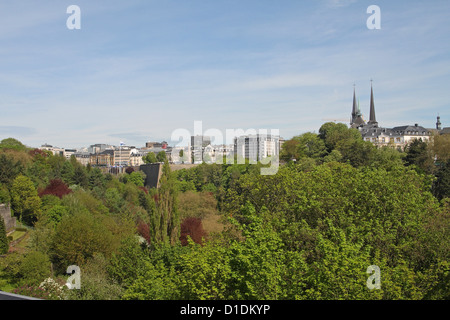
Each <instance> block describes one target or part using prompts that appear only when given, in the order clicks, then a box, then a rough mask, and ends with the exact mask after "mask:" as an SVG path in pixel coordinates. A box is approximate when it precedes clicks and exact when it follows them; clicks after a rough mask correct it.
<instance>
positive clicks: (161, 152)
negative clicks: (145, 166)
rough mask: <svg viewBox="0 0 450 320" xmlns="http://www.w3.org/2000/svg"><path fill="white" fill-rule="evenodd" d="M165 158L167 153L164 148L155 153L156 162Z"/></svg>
mask: <svg viewBox="0 0 450 320" xmlns="http://www.w3.org/2000/svg"><path fill="white" fill-rule="evenodd" d="M166 159H167V155H166V152H165V151H164V150H162V151H160V152H158V154H157V155H156V161H157V162H165V161H166Z"/></svg>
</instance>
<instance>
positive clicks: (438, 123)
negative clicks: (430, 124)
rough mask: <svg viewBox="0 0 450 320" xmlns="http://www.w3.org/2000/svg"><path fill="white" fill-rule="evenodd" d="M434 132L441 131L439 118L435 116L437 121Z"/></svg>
mask: <svg viewBox="0 0 450 320" xmlns="http://www.w3.org/2000/svg"><path fill="white" fill-rule="evenodd" d="M436 130H441V117H440V116H439V114H438V116H437V121H436Z"/></svg>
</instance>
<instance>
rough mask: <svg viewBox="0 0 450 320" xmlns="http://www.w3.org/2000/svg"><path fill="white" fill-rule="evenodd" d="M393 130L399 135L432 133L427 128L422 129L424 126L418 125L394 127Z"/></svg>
mask: <svg viewBox="0 0 450 320" xmlns="http://www.w3.org/2000/svg"><path fill="white" fill-rule="evenodd" d="M392 130H393V131H394V132H395V133H398V134H408V132H409V133H410V134H415V133H417V134H429V133H430V131H429V130H428V129H426V128H424V127H422V126H419V125H417V124H416V125H414V126H410V125H408V126H399V127H394V128H392Z"/></svg>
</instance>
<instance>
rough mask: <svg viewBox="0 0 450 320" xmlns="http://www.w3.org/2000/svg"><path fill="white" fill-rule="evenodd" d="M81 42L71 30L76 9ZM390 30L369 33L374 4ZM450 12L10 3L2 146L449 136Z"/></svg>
mask: <svg viewBox="0 0 450 320" xmlns="http://www.w3.org/2000/svg"><path fill="white" fill-rule="evenodd" d="M72 4H75V5H78V6H79V7H80V9H81V29H80V30H69V29H68V28H67V27H66V20H67V18H68V17H69V16H70V14H67V13H66V9H67V7H68V6H69V5H72ZM373 4H375V5H378V6H379V7H380V9H381V29H380V30H369V29H368V28H367V26H366V20H367V19H368V18H369V16H370V14H368V13H367V12H366V10H367V7H368V6H370V5H373ZM449 16H450V1H448V0H442V1H427V2H424V1H378V0H370V1H362V0H361V1H356V0H342V1H341V0H316V1H313V0H310V1H306V0H305V1H300V0H296V1H286V0H279V1H264V0H259V1H254V0H240V1H234V0H227V1H225V0H194V1H181V0H178V1H171V0H164V1H163V0H158V1H149V0H141V1H137V0H131V1H115V0H109V1H100V0H97V1H92V0H90V1H81V0H70V1H63V0H58V1H57V0H51V1H50V0H41V1H25V0H19V1H1V2H0V120H1V121H0V139H4V138H7V137H14V138H16V139H19V140H20V141H22V142H23V143H25V144H27V145H29V146H34V147H37V146H40V145H41V144H44V143H49V144H52V145H56V146H60V147H66V148H78V147H83V146H89V145H91V144H95V143H109V144H115V145H118V144H119V142H120V141H123V142H125V143H126V144H128V145H136V146H143V145H144V144H145V142H146V141H161V140H167V141H168V140H170V137H171V134H172V132H173V131H174V130H176V129H178V128H184V129H187V130H189V131H191V132H193V130H194V128H193V126H194V121H202V123H203V129H204V130H206V129H211V128H217V129H219V130H221V131H222V132H224V135H225V130H226V129H238V128H241V129H244V130H246V129H249V128H254V129H269V130H270V129H279V132H280V134H281V136H283V137H285V138H291V137H292V136H294V135H298V134H301V133H303V132H307V131H316V132H317V131H318V129H319V128H320V126H321V125H322V124H323V123H324V122H326V121H328V120H329V119H336V120H341V119H345V120H346V121H345V122H346V123H347V122H348V120H347V119H349V117H350V113H351V104H352V95H353V84H354V83H355V84H356V93H357V96H358V98H359V100H360V105H361V109H362V112H363V114H364V116H365V117H366V118H368V113H369V98H370V79H373V88H374V95H375V107H376V113H377V114H376V115H377V120H378V122H379V124H380V125H381V126H385V127H392V126H397V125H406V124H414V123H419V124H420V125H422V126H424V127H428V128H433V127H434V126H435V122H436V116H437V114H439V115H440V116H441V122H442V123H443V126H450V112H449V109H450V108H449V105H450V90H449V89H450V84H449V83H450V41H449V40H450V22H449V20H448V17H449Z"/></svg>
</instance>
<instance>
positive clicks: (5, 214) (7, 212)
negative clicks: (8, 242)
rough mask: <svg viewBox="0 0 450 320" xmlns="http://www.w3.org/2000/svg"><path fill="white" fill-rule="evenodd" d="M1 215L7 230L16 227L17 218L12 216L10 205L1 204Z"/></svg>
mask: <svg viewBox="0 0 450 320" xmlns="http://www.w3.org/2000/svg"><path fill="white" fill-rule="evenodd" d="M0 216H1V217H2V218H3V221H5V227H6V232H8V231H10V230H12V229H14V228H15V227H16V218H15V217H11V209H10V208H9V207H8V206H6V205H4V204H0Z"/></svg>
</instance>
